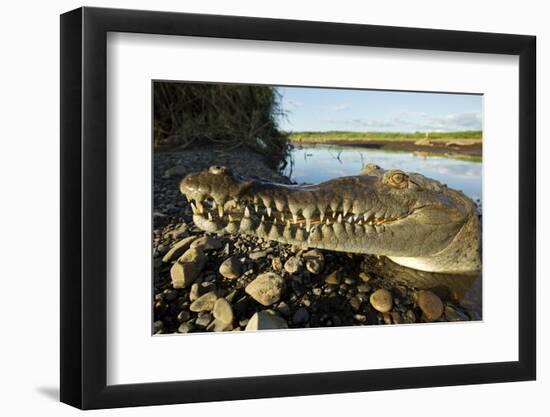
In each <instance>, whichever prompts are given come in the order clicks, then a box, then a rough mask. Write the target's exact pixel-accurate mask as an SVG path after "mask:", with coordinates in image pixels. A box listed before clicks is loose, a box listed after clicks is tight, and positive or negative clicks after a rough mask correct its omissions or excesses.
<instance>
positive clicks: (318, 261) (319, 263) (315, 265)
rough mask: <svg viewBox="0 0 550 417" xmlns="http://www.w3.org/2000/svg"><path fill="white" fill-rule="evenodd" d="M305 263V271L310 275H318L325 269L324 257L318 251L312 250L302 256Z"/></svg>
mask: <svg viewBox="0 0 550 417" xmlns="http://www.w3.org/2000/svg"><path fill="white" fill-rule="evenodd" d="M303 257H304V259H305V261H306V269H307V270H308V271H309V272H311V273H312V274H315V275H317V274H319V273H321V271H322V270H323V269H324V267H325V257H324V256H323V252H321V251H320V250H319V249H313V250H310V251H307V252H305V253H304V254H303Z"/></svg>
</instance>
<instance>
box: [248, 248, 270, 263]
mask: <svg viewBox="0 0 550 417" xmlns="http://www.w3.org/2000/svg"><path fill="white" fill-rule="evenodd" d="M266 256H267V251H265V250H261V251H256V252H252V253H249V254H248V257H249V258H250V259H252V260H253V261H255V260H257V259H261V258H265V257H266Z"/></svg>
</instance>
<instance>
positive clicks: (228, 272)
mask: <svg viewBox="0 0 550 417" xmlns="http://www.w3.org/2000/svg"><path fill="white" fill-rule="evenodd" d="M219 271H220V274H221V275H222V276H223V277H224V278H227V279H235V278H239V277H240V276H241V275H242V273H243V266H242V263H241V261H240V260H239V258H238V257H236V256H232V257H230V258H227V259H226V260H225V261H223V262H222V264H221V265H220V269H219Z"/></svg>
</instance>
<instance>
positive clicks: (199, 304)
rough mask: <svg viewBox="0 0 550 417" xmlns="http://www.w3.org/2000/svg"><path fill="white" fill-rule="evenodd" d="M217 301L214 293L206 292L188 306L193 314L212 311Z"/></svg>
mask: <svg viewBox="0 0 550 417" xmlns="http://www.w3.org/2000/svg"><path fill="white" fill-rule="evenodd" d="M217 299H218V296H217V295H216V293H215V292H214V291H210V292H207V293H206V294H203V295H201V296H200V297H199V298H197V299H196V300H195V301H193V302H192V303H191V305H190V306H189V310H191V311H194V312H195V313H198V312H201V311H212V309H213V308H214V305H215V304H216V300H217Z"/></svg>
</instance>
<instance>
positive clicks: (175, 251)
mask: <svg viewBox="0 0 550 417" xmlns="http://www.w3.org/2000/svg"><path fill="white" fill-rule="evenodd" d="M196 239H197V237H196V236H189V237H186V238H185V239H182V240H180V241H179V242H177V243H176V244H174V245H173V246H172V247H171V248H170V249H169V250H168V252H166V254H165V255H164V256H163V258H162V262H174V261H175V260H176V259H178V258H179V257H180V256H181V255H182V254H183V253H184V252H185V251H187V250H188V249H189V248H190V247H191V243H193V241H195V240H196Z"/></svg>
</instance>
